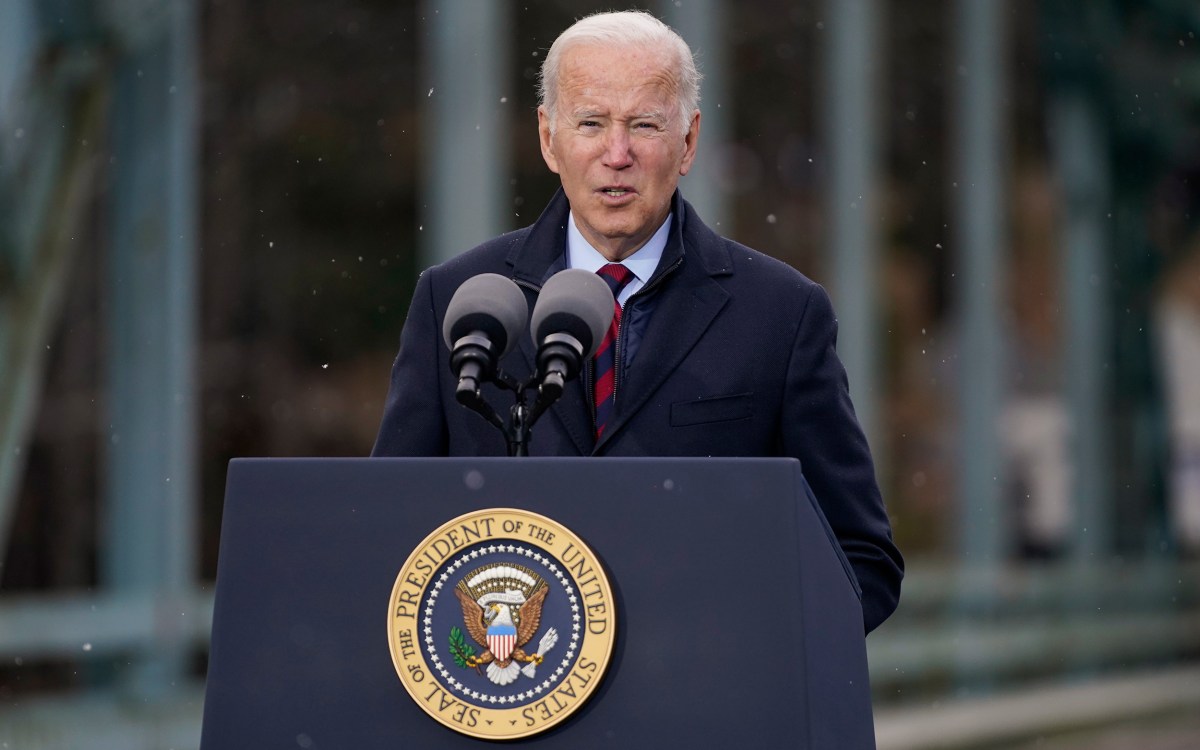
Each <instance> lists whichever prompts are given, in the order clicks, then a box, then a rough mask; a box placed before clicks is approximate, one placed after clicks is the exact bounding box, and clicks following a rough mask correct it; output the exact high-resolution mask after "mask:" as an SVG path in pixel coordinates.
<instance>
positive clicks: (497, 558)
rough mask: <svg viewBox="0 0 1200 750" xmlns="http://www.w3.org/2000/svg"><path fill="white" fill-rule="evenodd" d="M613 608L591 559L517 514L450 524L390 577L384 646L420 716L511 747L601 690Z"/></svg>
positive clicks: (543, 523) (558, 529) (559, 529)
mask: <svg viewBox="0 0 1200 750" xmlns="http://www.w3.org/2000/svg"><path fill="white" fill-rule="evenodd" d="M615 634H616V612H615V610H614V609H613V597H612V590H611V589H610V588H609V585H608V579H607V578H605V576H604V571H603V570H602V569H601V567H600V563H599V561H598V560H597V559H596V556H595V555H594V554H592V552H591V550H589V549H588V548H587V546H586V545H584V543H583V542H582V541H580V539H579V538H578V537H577V536H575V535H574V534H573V533H571V531H569V530H568V529H566V528H565V527H563V526H561V525H559V524H558V523H555V522H554V521H552V520H550V519H549V518H546V517H544V516H540V515H538V514H536V513H530V512H528V511H523V510H513V509H490V510H480V511H476V512H474V513H468V514H466V515H464V516H460V517H459V518H456V519H454V520H452V521H449V522H447V523H446V524H444V525H443V526H442V527H441V528H439V529H437V530H436V531H434V532H433V533H432V534H430V535H429V536H428V537H426V538H425V540H424V541H423V542H421V544H420V545H419V546H418V547H417V548H416V549H415V550H413V552H412V554H411V555H409V557H408V560H407V561H406V562H405V563H404V567H403V568H401V569H400V573H399V574H398V575H397V576H396V583H395V585H394V586H393V587H392V597H391V602H390V606H389V608H388V646H389V648H390V649H391V652H392V663H393V664H394V665H395V667H396V674H398V675H399V676H400V681H401V682H402V683H403V684H404V687H405V689H406V690H408V694H409V695H410V696H412V699H413V700H414V701H416V703H417V705H419V706H420V707H421V708H422V709H424V711H425V712H426V713H428V714H429V715H430V716H432V717H433V718H435V719H437V720H438V721H439V722H441V723H442V724H445V725H446V726H447V727H450V728H451V729H453V730H455V731H457V732H461V733H463V734H466V735H470V736H472V737H480V738H484V739H516V738H518V737H528V736H530V735H534V734H537V733H539V732H542V731H545V730H546V729H549V728H550V727H552V726H554V725H555V724H558V723H559V722H560V721H562V720H563V719H566V718H567V717H568V716H570V715H571V714H572V713H573V712H574V711H575V710H577V709H578V708H579V707H580V706H582V705H583V704H584V702H586V701H587V699H588V698H589V697H590V696H591V694H592V693H593V692H594V691H595V689H596V687H597V685H598V684H599V683H600V678H601V676H602V675H603V674H604V670H605V669H606V668H607V666H608V661H609V658H610V657H611V655H612V647H613V638H614V636H615Z"/></svg>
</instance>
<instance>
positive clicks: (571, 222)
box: [373, 12, 903, 632]
mask: <svg viewBox="0 0 1200 750" xmlns="http://www.w3.org/2000/svg"><path fill="white" fill-rule="evenodd" d="M699 89H700V75H699V73H698V71H697V69H696V65H695V61H694V59H693V56H692V53H691V50H690V49H689V48H688V46H687V44H686V43H685V42H684V41H683V39H682V38H680V37H679V35H677V34H676V33H675V32H674V31H672V30H671V29H670V28H669V27H667V26H666V25H665V24H663V23H662V22H660V21H659V20H658V19H656V18H654V17H653V16H651V15H649V14H647V13H641V12H620V13H603V14H599V15H594V16H589V17H587V18H584V19H583V20H581V21H578V22H577V23H576V24H575V25H573V26H571V27H570V28H569V29H567V30H566V31H564V32H563V33H562V34H561V35H560V36H559V37H558V39H557V40H555V42H554V44H553V46H551V48H550V52H549V53H548V54H547V55H546V59H545V62H544V64H543V66H542V76H541V89H540V93H541V105H540V106H539V107H538V136H539V139H540V142H541V150H542V157H543V158H544V159H545V161H546V165H547V166H548V167H549V168H550V170H551V171H553V172H554V173H556V174H557V175H559V177H560V178H561V180H562V189H561V190H559V191H558V192H557V193H556V194H555V195H554V197H553V198H551V199H550V203H549V205H547V206H546V209H545V211H544V212H543V213H542V215H541V216H540V217H539V218H538V220H537V221H536V222H535V223H534V224H533V225H532V226H529V227H526V228H524V229H520V230H517V231H515V232H512V233H509V234H505V235H502V236H500V237H497V238H495V239H492V240H489V241H488V242H485V243H483V244H482V245H480V246H479V247H476V248H474V249H472V250H470V251H468V252H465V253H463V254H461V255H459V256H458V257H456V258H453V259H452V260H449V261H447V262H445V263H443V264H441V265H439V266H436V267H434V268H431V269H429V270H428V271H426V272H425V273H424V274H422V276H421V278H420V281H419V282H418V283H417V287H416V291H415V293H414V295H413V300H412V305H411V307H410V309H409V313H408V319H407V321H406V322H405V325H404V330H403V333H402V334H401V337H400V352H399V354H398V355H397V357H396V362H395V365H394V367H393V369H392V379H391V387H390V390H389V393H388V397H387V403H386V407H385V410H384V415H383V421H382V424H381V426H380V429H379V436H378V438H377V440H376V443H375V448H374V451H373V455H376V456H486V455H504V453H505V448H506V446H505V441H504V438H503V437H502V436H501V435H500V434H499V433H498V432H497V431H496V430H495V429H494V428H493V427H492V426H491V425H489V424H488V423H487V422H485V421H484V420H483V419H480V418H479V417H478V416H477V415H475V414H472V413H469V412H468V411H467V410H465V409H463V408H462V407H461V406H460V405H459V404H458V403H457V402H456V400H455V397H454V393H455V385H456V382H457V378H456V376H455V375H454V374H453V373H452V372H451V369H450V366H449V364H448V361H449V351H448V350H447V349H446V346H445V344H444V343H443V341H442V337H441V336H440V335H439V334H440V332H441V330H442V325H443V322H444V316H445V313H446V308H447V306H448V305H449V302H450V299H451V297H452V295H453V294H454V292H455V291H456V290H457V289H458V287H459V285H460V284H462V283H463V282H464V281H466V280H467V279H469V278H471V277H473V276H476V275H478V274H481V273H497V274H501V275H503V276H506V277H508V278H511V279H513V280H514V281H515V282H516V283H517V285H519V286H520V287H521V289H522V290H523V291H524V293H525V295H526V298H527V301H528V302H529V305H530V307H532V306H533V303H534V302H535V301H536V299H537V295H538V293H539V291H540V290H541V288H542V285H543V284H544V283H545V282H546V281H547V279H549V278H550V277H551V276H552V275H554V274H555V273H557V272H558V271H560V270H563V269H564V268H582V269H586V270H588V271H593V272H596V273H599V274H601V275H602V276H604V277H606V280H608V282H609V285H610V287H611V288H612V289H613V290H614V295H615V297H616V300H617V302H618V303H619V305H620V308H621V309H620V314H619V317H618V320H619V323H618V325H617V326H616V331H615V340H614V341H613V344H612V350H613V351H612V352H611V353H610V354H609V356H608V357H607V361H602V360H603V358H602V357H598V358H597V359H598V361H599V362H600V363H599V364H589V365H588V366H587V367H586V368H585V372H584V374H583V376H582V377H581V378H579V379H578V380H575V381H572V382H571V383H568V385H567V388H566V390H565V392H564V394H563V396H562V398H561V400H559V401H558V403H556V404H555V405H554V406H553V407H552V408H551V409H550V410H549V412H548V413H547V415H546V417H545V418H544V419H543V420H542V421H541V422H540V423H539V425H538V429H537V433H536V434H535V435H534V436H533V439H532V440H531V442H530V444H529V452H530V454H531V455H543V456H589V455H590V456H791V457H795V458H797V459H799V460H800V463H801V466H802V468H803V472H804V475H805V477H806V478H807V480H808V482H809V484H810V486H811V487H812V490H813V492H814V493H815V495H816V497H817V500H818V502H819V503H820V505H821V508H822V510H823V511H824V513H825V516H826V518H827V519H828V521H829V524H830V526H831V528H832V529H833V532H834V534H835V535H836V536H837V539H838V541H839V543H840V545H841V547H842V550H843V551H844V552H845V555H846V558H847V560H848V561H849V562H850V565H851V567H852V568H853V570H854V574H855V577H856V578H857V583H858V585H859V587H860V589H861V595H862V605H863V619H864V626H865V629H866V631H868V632H869V631H870V630H872V629H874V628H875V627H876V626H878V625H879V624H880V623H881V622H883V621H884V620H885V619H886V618H887V617H888V615H890V614H891V613H892V611H893V610H894V609H895V607H896V602H897V599H898V596H899V591H900V580H901V577H902V571H903V562H902V560H901V557H900V553H899V551H898V550H897V549H896V547H895V545H894V544H893V542H892V538H891V529H890V525H889V522H888V517H887V514H886V511H885V510H884V505H883V500H882V498H881V496H880V493H879V488H878V485H877V484H876V481H875V472H874V467H873V465H872V461H871V454H870V450H869V449H868V447H867V441H866V439H865V437H864V435H863V432H862V429H861V428H860V427H859V424H858V421H857V419H856V418H855V415H854V408H853V406H852V404H851V403H850V396H849V393H848V387H847V379H846V373H845V370H844V368H843V367H842V364H841V362H840V361H839V359H838V357H837V353H836V351H835V343H836V339H837V321H836V318H835V317H834V314H833V308H832V306H831V304H830V301H829V297H828V295H827V294H826V293H825V291H824V290H823V289H822V288H821V287H820V286H818V285H817V284H816V283H814V282H813V281H811V280H809V279H808V278H806V277H805V276H804V275H802V274H800V273H799V272H798V271H796V270H794V269H792V268H791V267H789V266H787V265H786V264H784V263H781V262H779V261H777V260H774V259H772V258H769V257H767V256H765V255H763V254H761V253H758V252H756V251H754V250H751V249H749V248H747V247H744V246H742V245H739V244H737V243H736V242H733V241H731V240H728V239H725V238H723V237H720V236H718V235H717V234H716V233H714V232H713V231H712V230H710V229H709V228H708V227H707V226H705V225H704V223H703V222H702V221H701V220H700V217H699V216H698V215H697V214H696V211H695V209H693V208H692V207H691V206H690V205H689V204H688V203H687V201H685V200H684V199H683V197H682V196H681V195H680V191H679V189H678V183H679V178H680V177H681V176H683V175H685V174H687V173H688V171H689V170H690V169H691V167H692V163H693V161H694V160H695V158H696V144H697V142H698V140H699V138H700V122H701V117H700V110H699V99H700V90H699ZM522 348H523V349H524V351H521V352H518V351H513V352H512V353H510V354H509V355H507V357H506V358H505V359H504V360H503V362H502V366H503V367H504V369H505V370H506V371H508V372H510V373H512V374H514V375H516V376H517V377H522V376H524V375H527V374H528V373H529V372H530V371H531V370H532V365H533V362H534V359H533V356H532V350H531V349H529V345H528V344H527V343H525V342H523V343H522Z"/></svg>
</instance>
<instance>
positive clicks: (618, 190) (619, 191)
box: [600, 187, 633, 198]
mask: <svg viewBox="0 0 1200 750" xmlns="http://www.w3.org/2000/svg"><path fill="white" fill-rule="evenodd" d="M600 192H602V193H604V194H605V195H608V196H611V197H613V198H620V197H621V196H622V195H628V194H629V193H632V192H633V189H632V188H627V187H606V188H600Z"/></svg>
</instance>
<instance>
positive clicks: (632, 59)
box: [558, 46, 679, 114]
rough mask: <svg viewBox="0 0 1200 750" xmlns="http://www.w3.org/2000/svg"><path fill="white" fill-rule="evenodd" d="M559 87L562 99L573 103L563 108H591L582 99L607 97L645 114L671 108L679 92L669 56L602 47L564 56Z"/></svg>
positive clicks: (584, 48) (580, 49)
mask: <svg viewBox="0 0 1200 750" xmlns="http://www.w3.org/2000/svg"><path fill="white" fill-rule="evenodd" d="M558 88H559V96H560V98H562V99H564V100H569V102H570V103H568V102H567V101H564V102H562V104H565V105H566V106H565V107H563V109H569V110H575V109H580V108H582V109H591V108H590V107H588V106H587V104H586V102H585V101H580V100H587V99H593V98H595V99H602V98H603V99H616V100H617V103H618V104H619V105H620V106H621V107H622V108H625V107H630V108H632V109H643V110H645V112H644V113H648V112H650V111H655V112H658V111H659V110H662V109H664V108H665V109H670V108H671V107H672V106H674V105H675V104H676V99H677V98H678V90H679V86H678V82H677V81H676V80H675V77H674V76H673V75H672V74H671V68H670V65H669V64H668V62H667V56H666V55H664V54H662V53H646V52H645V51H642V50H638V49H636V48H622V47H601V46H587V47H577V48H574V49H571V50H569V51H568V52H567V53H566V54H564V56H563V63H562V72H561V74H560V77H559V84H558ZM639 104H640V105H641V106H640V107H639V106H638V105H639ZM648 104H649V105H654V106H650V107H646V105H648ZM661 114H666V112H662V113H661Z"/></svg>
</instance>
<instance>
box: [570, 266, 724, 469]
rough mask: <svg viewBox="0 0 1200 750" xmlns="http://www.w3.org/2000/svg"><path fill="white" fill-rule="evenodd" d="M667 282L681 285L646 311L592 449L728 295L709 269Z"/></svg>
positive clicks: (650, 391) (642, 399) (633, 410)
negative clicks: (633, 351) (635, 350)
mask: <svg viewBox="0 0 1200 750" xmlns="http://www.w3.org/2000/svg"><path fill="white" fill-rule="evenodd" d="M680 270H682V269H680ZM671 283H672V285H673V286H680V287H681V288H675V289H672V290H671V293H670V294H664V295H663V298H662V300H661V301H660V302H659V304H658V306H657V307H655V309H654V314H653V315H651V316H650V322H649V324H648V325H647V328H646V334H645V337H644V338H643V339H642V344H641V348H640V349H639V354H638V357H637V359H636V360H635V361H634V363H633V364H632V365H630V368H629V376H628V378H627V379H626V380H625V382H624V383H622V384H621V389H620V391H619V392H618V393H617V402H616V406H615V408H614V411H613V415H612V416H611V417H610V418H609V420H610V421H609V424H608V426H607V427H606V428H605V430H604V435H603V436H602V437H601V438H600V441H599V442H598V443H597V444H596V447H595V450H594V451H593V453H599V452H601V450H602V449H603V448H604V445H605V443H607V442H609V441H610V440H612V439H613V437H614V436H615V435H617V434H618V433H619V432H620V431H621V428H622V427H624V425H625V423H626V422H628V421H629V419H630V418H631V417H632V416H633V415H634V414H637V412H638V410H639V409H641V408H642V406H643V405H645V403H646V402H647V401H648V400H649V399H650V397H651V396H653V395H654V392H655V391H657V390H658V389H659V388H660V387H662V385H663V383H665V382H666V380H667V378H669V377H670V376H671V373H672V372H674V371H675V369H676V368H677V367H678V366H679V364H680V363H681V362H682V361H683V358H684V357H686V356H687V354H688V352H690V351H691V350H692V348H693V347H695V346H696V342H698V341H699V340H700V337H701V336H703V335H704V332H705V331H706V330H708V327H709V326H710V325H711V324H712V322H713V319H714V318H716V317H717V314H718V313H719V312H720V311H721V308H723V307H725V304H726V302H727V301H728V299H729V294H728V293H727V292H726V291H725V290H724V289H723V288H722V287H721V285H720V284H718V283H717V282H715V281H713V280H712V279H711V278H709V277H708V275H707V274H704V275H699V274H690V275H686V276H685V277H684V278H678V279H672V280H671ZM664 291H665V290H664Z"/></svg>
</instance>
